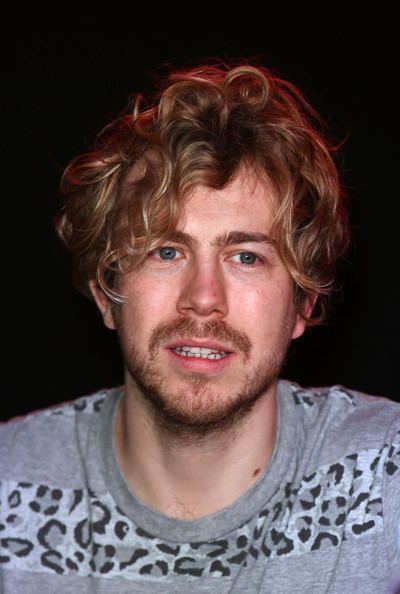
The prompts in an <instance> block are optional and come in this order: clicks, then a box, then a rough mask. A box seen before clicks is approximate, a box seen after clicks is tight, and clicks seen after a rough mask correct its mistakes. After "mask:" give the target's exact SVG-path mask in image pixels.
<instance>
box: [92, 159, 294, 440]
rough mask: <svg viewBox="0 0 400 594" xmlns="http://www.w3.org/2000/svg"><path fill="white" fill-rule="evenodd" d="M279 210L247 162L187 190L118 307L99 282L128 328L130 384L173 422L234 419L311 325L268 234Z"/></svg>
mask: <svg viewBox="0 0 400 594" xmlns="http://www.w3.org/2000/svg"><path fill="white" fill-rule="evenodd" d="M273 213H274V196H273V191H272V189H271V188H270V187H269V185H268V184H267V183H265V182H263V181H260V180H259V179H258V178H257V177H256V175H255V174H254V173H249V172H246V171H245V170H241V172H240V174H239V175H238V176H237V177H235V179H234V180H233V181H232V182H231V183H230V184H229V185H228V186H226V187H225V188H224V189H222V190H212V189H209V188H205V187H198V188H197V189H196V190H195V191H194V193H193V194H192V195H191V196H190V197H188V198H187V199H186V201H185V203H184V207H183V211H182V216H181V218H180V220H179V223H178V226H177V230H176V233H175V234H174V235H173V236H172V237H171V238H170V240H169V241H167V242H166V243H165V245H164V246H163V247H161V248H160V249H158V250H156V251H155V252H153V253H150V254H149V255H148V257H147V259H146V261H145V262H144V264H143V266H141V267H140V268H138V269H136V270H133V271H132V272H130V273H128V274H126V275H125V276H124V277H122V278H121V282H120V285H119V286H118V290H119V291H120V292H121V293H122V294H123V295H124V296H125V297H126V301H125V303H124V304H122V305H121V306H116V308H117V309H115V308H113V307H111V306H110V304H109V303H108V302H107V301H106V299H105V298H104V295H102V294H100V292H99V290H98V289H96V287H95V285H94V283H92V290H93V293H94V296H95V298H96V301H97V303H98V305H99V307H100V309H101V311H102V313H103V318H104V321H105V324H106V325H107V326H108V327H109V328H116V329H117V331H118V334H119V337H120V343H121V348H122V353H123V357H124V361H125V368H126V382H127V388H128V392H129V386H130V385H131V384H132V381H134V382H136V383H137V384H138V385H139V387H140V388H141V391H142V392H143V393H144V394H145V396H146V397H147V399H145V401H146V402H147V403H148V404H150V408H151V410H152V411H153V413H155V416H156V417H158V418H160V419H162V420H163V422H164V424H167V425H168V424H169V425H171V424H172V425H174V428H175V430H176V427H179V425H181V426H182V427H185V428H186V430H188V429H189V430H190V428H191V427H192V428H193V430H195V429H196V428H197V430H199V428H202V429H205V430H206V429H207V428H209V429H210V428H216V427H223V426H224V425H225V426H226V425H228V424H229V423H230V422H232V421H234V420H235V419H237V418H240V417H241V416H243V414H244V413H245V412H246V411H248V410H249V409H250V408H251V406H252V404H253V403H254V402H255V401H256V400H257V399H258V398H261V397H268V394H270V393H271V391H273V387H274V382H275V380H276V377H277V375H278V373H279V370H280V367H281V365H282V362H283V360H284V357H285V354H286V351H287V348H288V345H289V343H290V341H291V340H292V338H296V337H298V336H300V335H301V334H302V332H303V331H304V326H305V323H304V321H303V320H302V318H301V317H300V316H299V315H298V312H297V311H296V308H295V306H294V299H293V284H292V280H291V277H290V275H289V273H288V271H287V270H286V268H285V266H284V264H283V262H282V261H281V259H280V258H279V256H278V254H277V252H276V250H275V248H274V245H273V243H272V242H271V241H270V240H269V236H268V232H269V229H270V227H271V224H272V219H273Z"/></svg>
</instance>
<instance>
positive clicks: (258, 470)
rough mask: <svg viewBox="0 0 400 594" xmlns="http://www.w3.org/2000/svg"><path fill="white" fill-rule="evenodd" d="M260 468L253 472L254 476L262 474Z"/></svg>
mask: <svg viewBox="0 0 400 594" xmlns="http://www.w3.org/2000/svg"><path fill="white" fill-rule="evenodd" d="M260 470H261V469H260V468H256V469H255V471H254V472H253V476H257V475H258V474H260Z"/></svg>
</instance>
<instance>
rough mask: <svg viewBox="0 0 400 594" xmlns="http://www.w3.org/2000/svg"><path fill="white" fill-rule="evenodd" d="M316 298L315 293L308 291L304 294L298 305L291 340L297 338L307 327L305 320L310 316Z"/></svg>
mask: <svg viewBox="0 0 400 594" xmlns="http://www.w3.org/2000/svg"><path fill="white" fill-rule="evenodd" d="M317 299H318V294H317V293H310V294H309V295H305V296H304V298H303V301H302V303H301V304H300V305H299V306H298V312H297V314H296V321H295V324H294V328H293V333H292V340H294V339H295V338H299V337H300V336H301V335H302V334H303V332H304V330H305V329H306V327H307V320H308V319H309V318H310V317H311V314H312V312H313V309H314V307H315V303H316V301H317Z"/></svg>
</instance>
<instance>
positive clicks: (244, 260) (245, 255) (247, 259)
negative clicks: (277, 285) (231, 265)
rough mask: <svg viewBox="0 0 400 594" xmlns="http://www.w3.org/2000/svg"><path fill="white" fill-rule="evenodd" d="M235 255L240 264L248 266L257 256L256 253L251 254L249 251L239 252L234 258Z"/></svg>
mask: <svg viewBox="0 0 400 594" xmlns="http://www.w3.org/2000/svg"><path fill="white" fill-rule="evenodd" d="M237 257H239V262H240V263H241V264H247V265H248V266H250V265H251V264H255V263H256V262H257V260H258V256H256V254H252V253H251V252H241V253H240V254H237V255H236V256H235V258H237Z"/></svg>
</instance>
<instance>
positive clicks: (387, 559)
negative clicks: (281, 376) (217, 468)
mask: <svg viewBox="0 0 400 594" xmlns="http://www.w3.org/2000/svg"><path fill="white" fill-rule="evenodd" d="M122 396H123V389H122V388H115V389H111V390H103V391H101V392H98V393H96V394H93V395H91V396H88V397H84V398H80V399H78V400H75V401H73V402H70V403H65V404H62V405H58V406H56V407H53V408H50V409H47V410H43V411H38V412H35V413H32V414H30V415H28V416H26V417H22V418H17V419H15V420H12V421H10V422H8V423H6V424H4V425H3V426H2V427H1V428H0V481H1V483H0V505H1V507H0V592H1V593H2V594H14V593H18V594H25V593H26V594H35V593H37V594H67V593H68V594H83V593H84V594H86V593H88V594H89V593H93V592H96V593H107V594H110V593H111V594H125V593H128V592H129V593H130V594H131V593H134V592H137V593H140V594H146V593H148V592H155V593H163V594H166V593H173V594H183V593H184V594H196V593H217V594H224V593H228V592H236V593H239V592H240V593H243V592H247V593H249V594H252V593H257V592H265V593H267V592H268V594H285V593H289V592H290V593H291V594H294V593H301V594H304V593H306V594H309V593H325V592H329V593H330V594H346V593H351V594H356V593H357V594H358V593H362V594H366V593H371V594H372V593H373V594H380V593H382V594H388V593H389V592H394V591H395V585H394V583H395V580H396V578H398V576H400V528H399V525H400V460H399V458H400V406H399V405H398V404H396V403H394V402H391V401H389V400H386V399H384V398H374V397H371V396H366V395H363V394H360V393H358V392H354V391H349V390H346V389H344V388H343V387H339V386H336V387H332V388H318V389H303V388H301V387H300V386H298V385H296V384H293V383H290V382H288V381H284V380H281V381H280V382H279V383H278V388H277V400H278V432H277V439H276V443H275V448H274V451H273V454H272V458H271V460H270V462H269V464H268V466H267V468H266V469H265V471H264V472H263V473H262V475H261V476H260V477H259V479H258V481H257V482H256V483H255V484H253V486H252V487H251V488H250V489H249V490H248V491H247V492H246V493H244V494H243V495H242V496H241V497H240V498H239V499H237V500H236V501H235V502H234V503H232V504H231V505H229V506H227V507H226V508H224V509H222V510H221V511H219V512H217V513H214V514H212V515H209V516H206V517H203V518H200V519H195V520H182V519H174V518H171V517H167V516H165V515H163V514H161V513H159V512H158V511H156V510H155V509H152V508H150V507H148V506H146V505H145V504H144V503H143V502H141V501H140V500H139V499H138V498H137V497H136V496H135V494H134V493H133V492H132V490H131V489H130V487H129V486H128V483H127V482H126V480H125V478H124V476H123V474H122V471H121V469H120V467H119V464H118V461H117V457H116V451H115V443H114V430H113V429H114V422H115V416H116V411H117V408H118V404H119V402H120V400H121V397H122ZM204 497H207V493H204Z"/></svg>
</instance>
